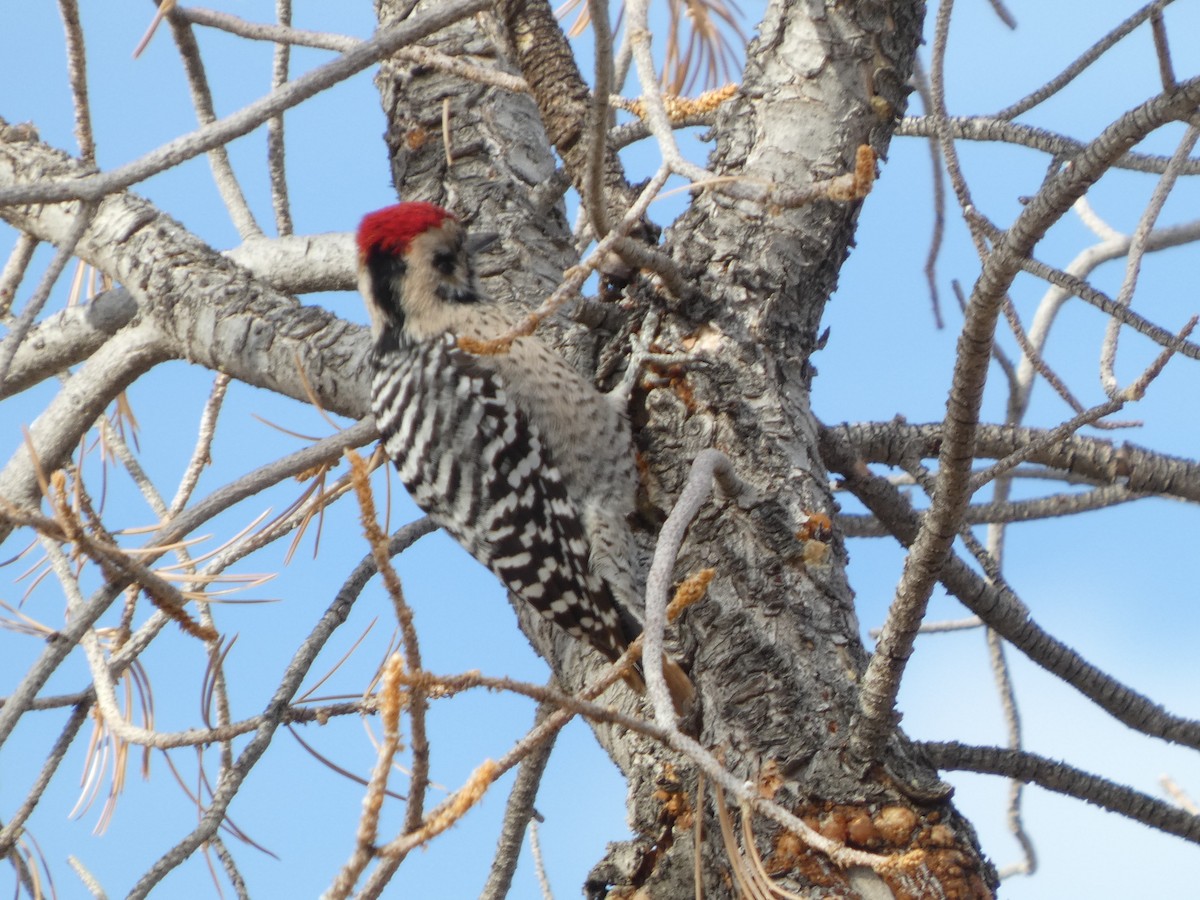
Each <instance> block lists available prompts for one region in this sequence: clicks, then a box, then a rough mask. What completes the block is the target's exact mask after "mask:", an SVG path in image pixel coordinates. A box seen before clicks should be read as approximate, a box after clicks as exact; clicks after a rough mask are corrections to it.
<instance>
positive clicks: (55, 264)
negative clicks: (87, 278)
mask: <svg viewBox="0 0 1200 900" xmlns="http://www.w3.org/2000/svg"><path fill="white" fill-rule="evenodd" d="M95 211H96V208H95V206H93V205H92V204H90V203H85V204H81V205H80V206H79V208H78V209H77V211H76V213H75V221H74V222H72V223H71V230H70V231H68V232H67V235H66V237H65V238H64V239H63V242H62V244H60V245H59V247H58V250H57V251H55V254H54V258H53V259H52V260H50V265H49V266H47V267H46V271H45V272H44V273H43V274H42V280H41V281H40V282H39V283H38V286H37V289H36V290H35V291H34V292H33V296H32V297H30V298H29V302H28V303H27V304H25V309H23V310H22V311H21V316H20V318H18V319H17V321H16V323H15V324H14V325H13V326H12V328H11V329H9V332H8V337H6V338H5V339H4V340H3V341H2V342H0V392H2V391H3V390H4V381H5V379H6V378H7V377H8V370H9V368H10V367H11V366H12V361H13V357H14V356H16V353H17V349H18V348H19V347H20V346H21V342H22V341H24V340H25V336H26V335H27V334H28V333H29V329H30V328H32V327H33V323H34V320H35V319H37V315H38V313H40V312H41V311H42V307H43V306H45V305H46V301H47V300H49V299H50V291H51V290H52V289H53V288H54V285H55V283H57V281H58V277H59V276H60V275H61V274H62V271H63V269H65V268H66V266H67V262H68V261H69V260H70V259H71V257H72V255H74V253H75V245H76V244H78V243H79V241H80V239H81V238H82V237H83V235H84V232H86V231H87V229H88V225H90V224H91V221H92V215H93V214H94V213H95ZM7 271H8V270H7V269H6V270H5V273H6V274H7Z"/></svg>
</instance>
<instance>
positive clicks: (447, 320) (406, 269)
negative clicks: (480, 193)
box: [357, 202, 479, 340]
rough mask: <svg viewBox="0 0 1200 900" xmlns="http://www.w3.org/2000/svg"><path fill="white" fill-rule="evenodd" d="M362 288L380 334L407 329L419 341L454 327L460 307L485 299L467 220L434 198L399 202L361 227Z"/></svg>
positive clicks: (365, 220)
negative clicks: (477, 279)
mask: <svg viewBox="0 0 1200 900" xmlns="http://www.w3.org/2000/svg"><path fill="white" fill-rule="evenodd" d="M357 241H358V289H359V291H360V292H361V293H362V295H363V300H364V301H365V302H366V304H367V311H368V312H369V313H370V314H371V328H372V332H373V333H374V335H375V337H376V339H378V338H379V337H381V336H382V335H384V334H387V333H389V331H391V332H398V331H399V330H400V329H404V330H405V331H407V333H408V334H409V335H410V336H411V337H413V338H416V339H418V340H420V339H424V338H428V337H432V336H435V335H438V334H440V333H442V332H444V331H447V330H452V329H453V326H454V324H455V322H456V320H457V318H458V317H457V316H456V315H455V310H456V308H461V307H462V306H463V305H466V304H472V303H476V302H478V300H479V292H478V288H477V286H476V284H475V272H474V266H473V265H472V258H471V257H472V250H473V249H475V248H474V246H469V245H468V240H467V233H466V230H465V229H464V228H463V226H462V224H461V223H460V222H459V221H458V219H456V218H455V217H454V216H453V215H451V214H450V213H449V212H447V211H446V210H444V209H442V208H441V207H440V206H435V205H434V204H432V203H419V202H410V203H399V204H397V205H395V206H389V207H387V208H386V209H381V210H378V211H376V212H373V213H368V214H367V215H366V216H364V217H363V220H362V223H361V224H360V225H359V226H358V238H357Z"/></svg>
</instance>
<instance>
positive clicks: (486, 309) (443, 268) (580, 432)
mask: <svg viewBox="0 0 1200 900" xmlns="http://www.w3.org/2000/svg"><path fill="white" fill-rule="evenodd" d="M357 244H358V279H359V280H358V286H359V291H360V292H361V293H362V296H363V299H364V301H365V303H366V307H367V311H368V313H369V314H370V318H371V332H372V336H373V338H374V346H373V349H372V351H371V364H372V368H373V372H374V377H373V380H372V385H371V406H372V411H373V412H374V414H375V421H376V423H377V425H378V428H379V433H380V436H381V438H382V440H383V447H384V450H385V451H386V453H387V455H388V457H389V458H390V459H391V460H392V462H393V463H394V464H395V466H396V469H397V471H398V473H399V476H400V480H401V481H403V482H404V485H405V487H406V488H407V489H408V491H409V493H410V494H411V495H412V498H413V500H414V501H415V502H416V504H417V505H418V506H419V507H421V509H423V510H424V511H425V512H426V513H428V514H429V516H430V517H431V518H432V519H433V520H434V521H435V522H437V523H438V524H439V525H440V526H441V527H443V528H444V529H445V530H446V531H448V532H449V533H450V534H451V536H453V537H454V538H455V539H456V540H457V541H458V542H459V543H460V544H461V545H462V546H463V547H464V548H465V549H466V550H467V552H469V553H470V554H471V555H472V556H474V557H475V559H477V560H478V561H479V562H481V563H483V564H484V565H485V566H487V567H488V568H489V569H490V570H491V571H492V572H493V573H494V574H495V575H496V576H497V577H498V578H499V579H500V581H501V582H503V584H504V586H505V587H506V588H507V589H508V590H509V591H510V592H511V593H512V594H514V595H515V596H517V597H518V598H519V599H521V600H523V601H525V602H527V603H529V604H530V605H531V606H532V607H533V608H534V609H535V610H537V612H538V613H539V614H540V615H541V616H543V617H544V618H546V619H548V620H550V621H551V622H553V623H554V624H556V625H557V626H559V627H560V628H562V629H564V630H565V631H566V632H567V633H569V634H570V635H572V636H573V637H575V638H578V639H581V640H583V641H585V642H586V643H587V644H589V645H590V646H591V647H593V648H594V649H596V650H597V651H599V652H600V653H601V654H603V655H604V656H605V657H606V658H607V659H609V660H616V659H617V658H618V657H619V656H620V655H621V654H622V653H624V652H625V650H626V649H627V648H628V646H629V643H630V642H631V641H632V640H633V638H634V637H636V636H637V634H639V633H640V631H641V626H640V625H639V624H638V621H637V619H636V618H635V617H634V611H635V610H637V609H639V608H640V606H641V602H640V601H641V591H640V588H639V584H640V579H639V577H638V566H637V562H636V548H635V544H634V540H633V536H632V533H631V532H630V529H629V521H628V519H629V516H630V515H631V514H632V513H633V509H634V503H635V497H636V492H637V485H638V476H637V469H636V466H635V461H634V452H633V442H632V438H631V436H630V431H629V425H628V423H627V422H626V420H625V416H624V413H623V412H622V411H621V410H619V409H618V408H617V406H616V405H615V404H613V403H612V402H611V401H610V400H609V399H608V398H607V397H606V396H605V395H603V394H602V393H600V392H599V391H598V390H597V389H596V388H595V386H594V385H593V384H592V383H591V382H589V381H586V380H585V379H584V378H582V377H581V376H580V375H579V373H578V372H576V371H575V370H574V369H573V368H572V367H571V366H570V365H569V364H568V363H567V362H566V360H564V359H563V358H562V357H561V356H559V355H558V354H557V353H555V352H554V351H553V350H551V349H550V347H549V346H547V345H546V344H545V343H543V342H542V341H540V340H539V339H538V338H537V337H534V336H526V337H519V338H517V339H516V340H514V341H513V343H512V345H511V347H510V348H509V349H508V350H507V351H504V352H500V353H496V354H494V355H474V354H472V353H469V352H467V351H466V350H463V349H462V348H461V347H460V346H459V339H460V338H473V339H476V340H490V339H492V338H496V337H499V336H500V335H503V334H506V333H508V332H510V331H511V329H512V326H513V322H512V321H511V320H510V319H509V318H508V317H507V316H506V315H505V314H504V312H503V311H502V310H501V309H500V308H499V307H498V306H497V305H496V304H495V303H493V302H491V301H490V300H489V299H488V298H487V297H486V296H485V295H484V294H483V293H482V292H481V291H480V288H479V286H478V283H477V280H476V277H475V271H474V263H473V259H472V250H471V242H470V241H469V239H468V236H467V233H466V230H465V229H464V228H463V226H462V224H461V223H460V222H459V221H458V219H456V218H455V217H454V216H453V215H452V214H451V213H449V212H447V211H446V210H444V209H442V208H441V207H438V206H435V205H434V204H432V203H419V202H409V203H401V204H398V205H396V206H390V207H387V208H386V209H381V210H379V211H377V212H373V213H370V214H368V215H367V216H366V217H364V218H363V220H362V223H361V224H360V225H359V229H358V235H357ZM664 671H665V674H666V676H667V681H668V685H669V687H670V688H671V692H672V696H673V698H674V699H675V705H676V708H677V710H679V711H680V712H684V711H685V710H686V708H687V707H688V706H690V704H691V700H692V692H693V688H692V686H691V682H690V681H689V679H688V677H687V676H686V675H685V674H684V673H683V671H682V670H681V669H680V668H679V667H678V665H677V664H675V663H674V662H673V661H671V660H669V659H667V660H664ZM627 680H628V681H630V683H631V685H632V686H634V687H635V688H636V689H638V690H642V689H644V684H642V681H641V678H640V676H639V675H637V674H636V673H633V674H631V676H630V678H629V679H627Z"/></svg>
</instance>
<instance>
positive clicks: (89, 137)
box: [58, 0, 96, 165]
mask: <svg viewBox="0 0 1200 900" xmlns="http://www.w3.org/2000/svg"><path fill="white" fill-rule="evenodd" d="M58 12H59V15H61V16H62V20H63V27H64V28H65V29H66V32H67V80H68V81H69V82H70V84H71V101H72V103H73V104H74V107H75V142H76V143H77V144H79V156H80V158H81V159H82V160H83V161H84V162H85V163H89V164H91V165H95V163H96V138H95V135H94V134H93V133H92V110H91V105H90V104H89V102H88V84H87V54H86V52H85V51H84V45H83V28H82V26H81V25H80V23H79V4H78V2H77V0H58Z"/></svg>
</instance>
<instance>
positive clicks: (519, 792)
mask: <svg viewBox="0 0 1200 900" xmlns="http://www.w3.org/2000/svg"><path fill="white" fill-rule="evenodd" d="M554 708H555V707H554V705H553V704H551V703H550V702H549V701H545V700H543V701H542V702H540V703H539V704H538V708H537V713H536V714H535V716H534V724H535V725H537V724H538V723H540V722H542V721H544V720H545V718H546V717H547V716H548V715H550V713H551V712H552V711H553V710H554ZM556 737H557V735H554V734H552V735H549V736H548V737H547V738H546V740H545V741H544V742H543V743H542V744H540V745H539V746H538V747H537V748H536V749H535V750H533V751H532V752H531V753H530V754H529V755H528V756H527V757H525V760H524V761H523V762H522V763H521V768H520V770H518V772H517V777H516V779H515V780H514V781H513V786H512V791H511V792H509V795H508V805H507V806H506V807H505V810H504V821H503V823H502V824H501V826H500V837H499V838H498V839H497V841H496V854H495V857H494V858H493V859H492V867H491V870H490V871H489V872H488V878H487V882H486V883H485V884H484V886H483V890H482V891H481V892H480V894H479V900H504V898H505V897H507V896H508V892H509V888H511V887H512V878H513V874H514V873H515V872H516V871H517V860H518V858H519V857H520V855H521V846H522V844H524V842H525V831H526V827H527V826H534V825H536V822H535V821H533V820H534V818H535V816H536V812H535V810H534V807H533V804H534V801H535V800H536V799H537V792H538V788H539V787H540V786H541V783H542V775H543V774H544V773H545V771H546V764H547V763H548V762H549V761H550V754H551V752H552V751H553V750H554V740H555V738H556ZM530 837H531V840H532V833H531V835H530Z"/></svg>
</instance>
